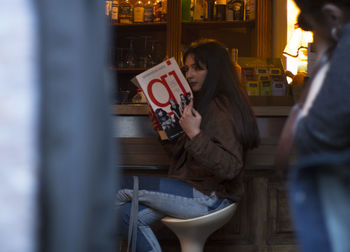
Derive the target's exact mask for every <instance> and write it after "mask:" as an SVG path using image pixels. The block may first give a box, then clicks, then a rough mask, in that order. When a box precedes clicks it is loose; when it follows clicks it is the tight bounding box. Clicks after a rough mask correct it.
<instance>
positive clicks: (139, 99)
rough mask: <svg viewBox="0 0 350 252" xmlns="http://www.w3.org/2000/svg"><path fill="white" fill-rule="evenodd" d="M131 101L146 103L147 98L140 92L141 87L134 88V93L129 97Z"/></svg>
mask: <svg viewBox="0 0 350 252" xmlns="http://www.w3.org/2000/svg"><path fill="white" fill-rule="evenodd" d="M131 101H132V103H135V104H145V103H147V99H146V96H145V94H144V93H143V92H142V89H140V88H138V89H137V90H136V94H135V95H134V96H133V97H132V98H131Z"/></svg>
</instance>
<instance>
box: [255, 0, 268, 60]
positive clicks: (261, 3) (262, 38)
mask: <svg viewBox="0 0 350 252" xmlns="http://www.w3.org/2000/svg"><path fill="white" fill-rule="evenodd" d="M256 11H257V14H256V18H257V20H256V56H257V57H265V58H268V57H271V55H272V53H271V51H272V39H271V37H272V1H271V0H257V10H256Z"/></svg>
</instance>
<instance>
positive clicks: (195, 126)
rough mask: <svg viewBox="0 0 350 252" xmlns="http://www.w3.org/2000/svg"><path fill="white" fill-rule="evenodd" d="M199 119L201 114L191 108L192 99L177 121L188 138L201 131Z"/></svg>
mask: <svg viewBox="0 0 350 252" xmlns="http://www.w3.org/2000/svg"><path fill="white" fill-rule="evenodd" d="M201 121H202V116H201V115H200V114H199V113H198V111H197V110H195V109H194V108H193V101H192V100H191V102H190V103H189V104H188V105H187V106H186V107H185V109H184V112H183V114H182V116H181V118H180V121H179V122H180V125H181V127H182V129H183V130H184V131H185V133H186V135H187V136H188V137H189V138H190V139H192V138H194V137H195V136H196V135H198V134H199V133H200V132H201V130H200V125H201Z"/></svg>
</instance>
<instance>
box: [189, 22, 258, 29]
mask: <svg viewBox="0 0 350 252" xmlns="http://www.w3.org/2000/svg"><path fill="white" fill-rule="evenodd" d="M199 26H200V28H208V29H212V28H213V27H215V28H216V29H217V28H253V27H254V26H255V21H194V22H182V27H183V28H192V27H199Z"/></svg>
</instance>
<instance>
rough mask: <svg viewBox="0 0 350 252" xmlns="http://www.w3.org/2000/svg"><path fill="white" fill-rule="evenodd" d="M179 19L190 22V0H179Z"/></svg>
mask: <svg viewBox="0 0 350 252" xmlns="http://www.w3.org/2000/svg"><path fill="white" fill-rule="evenodd" d="M181 21H182V22H191V21H192V18H191V0H182V1H181Z"/></svg>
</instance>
